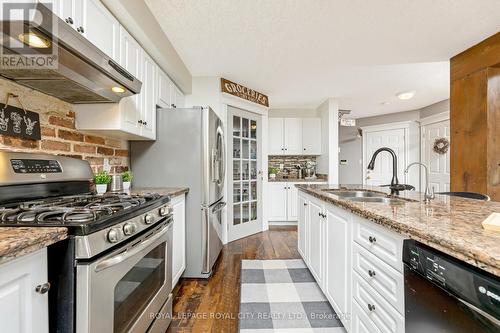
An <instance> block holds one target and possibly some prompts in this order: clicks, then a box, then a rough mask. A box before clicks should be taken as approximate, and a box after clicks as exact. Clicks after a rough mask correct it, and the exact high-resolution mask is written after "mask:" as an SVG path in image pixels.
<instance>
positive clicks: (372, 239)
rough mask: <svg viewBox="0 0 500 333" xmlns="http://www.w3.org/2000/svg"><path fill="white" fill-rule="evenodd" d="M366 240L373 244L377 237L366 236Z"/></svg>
mask: <svg viewBox="0 0 500 333" xmlns="http://www.w3.org/2000/svg"><path fill="white" fill-rule="evenodd" d="M368 241H369V242H370V243H372V244H373V243H375V242H376V241H377V239H376V238H375V237H372V236H370V237H368Z"/></svg>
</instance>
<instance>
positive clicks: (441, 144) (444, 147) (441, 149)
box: [433, 138, 450, 155]
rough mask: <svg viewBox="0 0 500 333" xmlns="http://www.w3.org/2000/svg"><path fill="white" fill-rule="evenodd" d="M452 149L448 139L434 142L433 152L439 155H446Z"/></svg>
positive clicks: (439, 139)
mask: <svg viewBox="0 0 500 333" xmlns="http://www.w3.org/2000/svg"><path fill="white" fill-rule="evenodd" d="M448 149H450V140H448V139H447V138H438V139H436V140H434V147H433V150H434V151H435V152H436V153H438V154H439V155H444V154H446V153H447V152H448Z"/></svg>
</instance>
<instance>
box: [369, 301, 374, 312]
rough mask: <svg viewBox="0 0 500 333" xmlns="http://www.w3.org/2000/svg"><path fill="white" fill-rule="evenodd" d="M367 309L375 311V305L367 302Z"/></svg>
mask: <svg viewBox="0 0 500 333" xmlns="http://www.w3.org/2000/svg"><path fill="white" fill-rule="evenodd" d="M368 310H370V312H372V311H375V305H371V304H369V303H368Z"/></svg>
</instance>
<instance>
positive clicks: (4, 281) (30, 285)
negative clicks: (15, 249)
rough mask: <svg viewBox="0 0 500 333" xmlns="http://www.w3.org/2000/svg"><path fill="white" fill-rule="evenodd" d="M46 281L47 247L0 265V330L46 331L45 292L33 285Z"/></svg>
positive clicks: (39, 332) (46, 300) (46, 299)
mask: <svg viewBox="0 0 500 333" xmlns="http://www.w3.org/2000/svg"><path fill="white" fill-rule="evenodd" d="M46 282H47V249H45V248H44V249H42V250H39V251H37V252H34V253H31V254H28V255H26V256H23V257H20V258H18V259H16V260H14V261H11V262H8V263H6V264H3V265H2V266H0V313H1V315H0V317H1V318H2V321H1V325H0V326H1V331H2V332H12V333H48V332H49V306H48V295H49V294H48V293H44V294H41V293H38V292H36V291H35V288H36V287H37V286H38V285H41V284H43V283H46Z"/></svg>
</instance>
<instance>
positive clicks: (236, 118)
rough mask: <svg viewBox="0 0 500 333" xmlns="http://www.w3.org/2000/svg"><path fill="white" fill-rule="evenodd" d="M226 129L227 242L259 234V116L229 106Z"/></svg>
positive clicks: (260, 204)
mask: <svg viewBox="0 0 500 333" xmlns="http://www.w3.org/2000/svg"><path fill="white" fill-rule="evenodd" d="M228 129H229V132H228V133H229V134H228V136H229V140H228V141H229V142H228V151H229V152H230V154H228V155H229V156H231V159H230V162H229V172H228V174H229V175H230V177H232V179H231V180H230V181H229V182H228V183H229V184H228V193H229V200H230V201H231V202H230V204H229V205H228V225H229V228H228V240H229V241H233V240H236V239H240V238H242V237H245V236H248V235H251V234H255V233H257V232H260V231H262V199H261V198H262V172H261V170H262V169H261V159H260V154H261V149H262V144H261V140H262V139H261V137H262V128H261V116H260V115H257V114H254V113H251V112H248V111H244V110H241V109H237V108H234V107H231V106H228ZM231 194H232V195H231Z"/></svg>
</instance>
